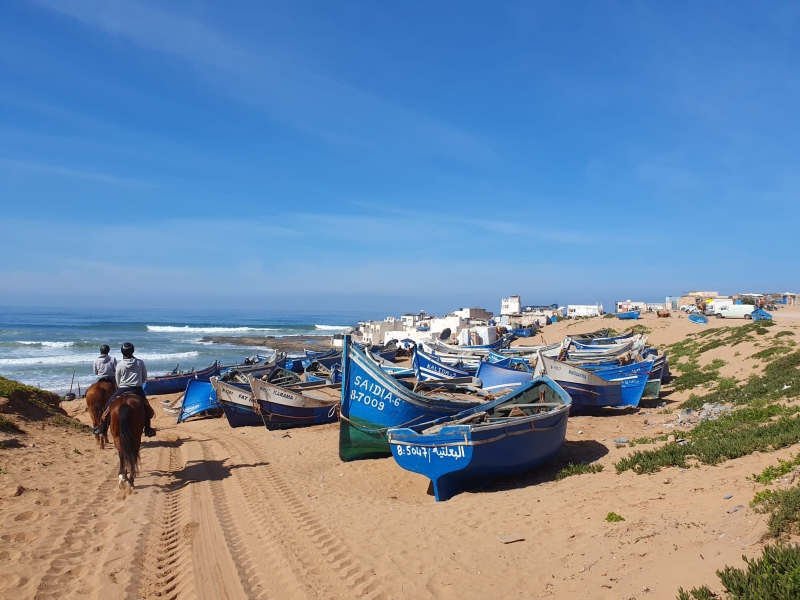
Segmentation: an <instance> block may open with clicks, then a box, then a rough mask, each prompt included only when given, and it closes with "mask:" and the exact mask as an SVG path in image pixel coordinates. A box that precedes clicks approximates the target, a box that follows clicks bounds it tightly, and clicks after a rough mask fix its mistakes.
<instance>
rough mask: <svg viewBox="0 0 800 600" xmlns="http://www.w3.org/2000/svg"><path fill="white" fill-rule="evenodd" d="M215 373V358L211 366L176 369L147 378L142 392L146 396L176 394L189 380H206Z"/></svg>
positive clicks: (216, 362) (217, 368)
mask: <svg viewBox="0 0 800 600" xmlns="http://www.w3.org/2000/svg"><path fill="white" fill-rule="evenodd" d="M215 375H219V362H218V361H216V360H215V361H214V362H213V363H212V364H211V366H209V367H206V368H205V369H201V370H200V371H195V370H194V369H192V370H191V371H188V372H185V373H184V372H182V371H177V369H176V370H175V371H172V372H171V373H168V374H167V375H159V376H156V377H151V378H148V379H147V380H146V381H145V382H144V385H143V386H142V388H144V393H145V394H146V395H148V396H158V395H159V394H176V393H178V392H182V391H184V390H185V389H186V386H187V385H188V383H189V382H190V381H208V380H209V379H211V378H212V377H213V376H215Z"/></svg>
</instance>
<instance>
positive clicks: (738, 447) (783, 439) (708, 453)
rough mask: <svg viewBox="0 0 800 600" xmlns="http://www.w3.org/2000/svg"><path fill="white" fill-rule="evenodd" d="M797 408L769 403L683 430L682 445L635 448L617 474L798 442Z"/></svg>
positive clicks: (723, 458)
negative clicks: (684, 439) (684, 440)
mask: <svg viewBox="0 0 800 600" xmlns="http://www.w3.org/2000/svg"><path fill="white" fill-rule="evenodd" d="M798 412H800V408H798V407H788V406H783V405H778V404H768V405H765V406H758V407H747V408H742V409H739V410H736V411H733V412H732V413H730V414H728V415H725V416H722V417H720V418H719V419H717V420H715V421H704V422H702V423H700V424H699V425H698V426H697V427H695V428H694V429H693V430H691V431H688V432H686V434H685V435H686V437H687V440H686V442H685V443H683V444H679V443H677V442H669V443H667V444H665V445H663V446H661V447H660V448H656V449H653V450H637V451H636V452H634V453H632V454H630V455H628V456H626V457H624V458H622V459H621V460H620V461H618V462H617V463H615V464H614V467H615V468H616V470H617V473H622V472H624V471H628V470H631V471H633V472H635V473H638V474H643V473H655V472H657V471H659V470H660V469H662V468H664V467H681V468H684V469H686V468H689V466H690V463H689V460H693V461H696V462H698V463H701V464H706V465H717V464H720V463H722V462H725V461H726V460H731V459H734V458H739V457H741V456H746V455H748V454H752V453H753V452H755V451H759V452H771V451H774V450H777V449H780V448H786V447H787V446H791V445H792V444H796V443H798V442H800V419H798V418H797V413H798Z"/></svg>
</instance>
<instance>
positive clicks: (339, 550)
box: [214, 436, 389, 600]
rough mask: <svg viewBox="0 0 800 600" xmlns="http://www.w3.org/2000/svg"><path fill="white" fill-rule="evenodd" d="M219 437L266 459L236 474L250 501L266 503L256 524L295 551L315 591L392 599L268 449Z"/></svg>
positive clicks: (241, 452) (296, 563)
mask: <svg viewBox="0 0 800 600" xmlns="http://www.w3.org/2000/svg"><path fill="white" fill-rule="evenodd" d="M214 439H215V440H216V441H217V442H218V443H219V444H220V445H221V446H223V447H224V448H226V449H227V450H228V452H229V453H231V454H232V455H238V457H239V458H240V459H241V461H242V463H243V464H258V463H261V464H260V465H259V466H258V467H257V468H253V469H249V470H247V473H243V472H242V471H243V469H235V470H233V472H232V476H233V477H234V478H235V479H236V481H237V483H238V484H239V487H240V488H241V490H242V492H243V493H244V495H245V497H246V498H247V500H248V504H249V505H250V506H251V507H259V508H260V511H259V512H260V514H259V512H254V514H253V516H254V517H255V521H256V523H258V524H263V525H264V527H262V529H266V530H265V531H264V533H265V534H266V535H268V536H271V537H272V538H273V540H275V543H277V544H278V545H279V546H281V547H282V548H283V550H284V551H285V552H289V553H291V555H292V556H291V557H290V558H291V559H294V560H293V561H291V562H293V565H292V570H293V571H294V572H295V575H296V576H297V577H299V578H300V580H301V581H303V580H306V581H308V580H309V579H310V580H311V581H309V582H308V583H309V584H311V587H312V588H313V589H312V590H311V591H312V592H313V593H314V595H317V596H322V597H329V598H342V597H350V598H367V599H370V600H387V599H388V598H389V596H388V595H387V594H386V592H385V591H384V590H383V589H381V587H380V586H379V584H378V582H377V581H376V579H375V576H374V574H372V573H371V572H369V571H368V570H366V569H365V568H364V567H363V566H361V565H360V564H359V563H358V561H357V559H356V558H355V557H354V556H353V555H352V553H351V552H350V550H349V549H348V548H347V546H346V545H345V544H344V543H343V542H340V541H339V540H338V539H337V538H336V536H335V535H334V534H333V533H332V532H331V531H330V530H329V529H328V528H327V527H325V525H323V524H322V523H320V521H319V520H318V519H317V517H316V516H315V515H314V514H313V513H312V512H311V510H310V509H309V508H308V507H306V506H304V505H303V503H302V502H301V501H300V500H299V499H298V498H297V496H296V495H295V494H294V492H293V491H292V489H291V487H290V486H289V485H288V484H287V483H286V481H285V480H284V479H283V477H282V476H281V475H280V473H279V472H278V470H277V469H276V468H275V467H273V466H272V465H271V464H269V463H268V461H267V460H266V454H265V453H264V451H263V450H261V449H259V448H257V447H255V446H254V445H252V444H250V443H249V442H247V441H245V440H243V439H240V438H233V437H229V438H217V437H216V436H214ZM268 490H269V492H271V493H268ZM262 517H263V518H262ZM276 538H277V539H276ZM309 546H310V548H309Z"/></svg>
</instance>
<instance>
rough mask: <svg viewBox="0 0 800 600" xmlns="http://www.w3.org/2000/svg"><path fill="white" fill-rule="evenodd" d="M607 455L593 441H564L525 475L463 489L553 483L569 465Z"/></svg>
mask: <svg viewBox="0 0 800 600" xmlns="http://www.w3.org/2000/svg"><path fill="white" fill-rule="evenodd" d="M606 454H608V448H607V447H606V446H605V445H604V444H601V443H600V442H596V441H594V440H580V441H574V442H570V441H565V442H564V447H563V448H562V449H561V452H559V454H558V456H556V457H555V458H554V459H553V460H552V461H550V462H549V463H547V464H546V465H542V466H540V467H536V468H535V469H531V470H530V471H527V472H526V473H521V474H519V475H511V476H508V477H495V478H492V479H489V480H486V481H483V482H476V485H475V486H474V487H471V488H468V489H465V491H469V492H472V493H494V492H499V491H504V490H516V489H521V488H526V487H530V486H535V485H539V484H540V483H547V482H548V481H555V480H556V475H558V472H559V471H560V470H561V469H563V468H564V467H566V466H567V465H568V464H569V463H573V464H577V463H584V464H588V463H593V462H595V461H597V460H599V459H601V458H602V457H604V456H605V455H606ZM428 494H429V495H431V496H432V495H433V485H430V486H428Z"/></svg>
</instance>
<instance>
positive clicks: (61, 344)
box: [17, 340, 75, 348]
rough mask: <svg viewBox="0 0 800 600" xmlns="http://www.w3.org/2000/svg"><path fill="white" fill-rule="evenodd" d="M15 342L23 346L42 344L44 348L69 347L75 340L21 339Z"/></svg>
mask: <svg viewBox="0 0 800 600" xmlns="http://www.w3.org/2000/svg"><path fill="white" fill-rule="evenodd" d="M17 343H18V344H22V345H23V346H42V347H44V348H69V347H70V346H74V345H75V342H26V341H22V340H20V341H18V342H17Z"/></svg>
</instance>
